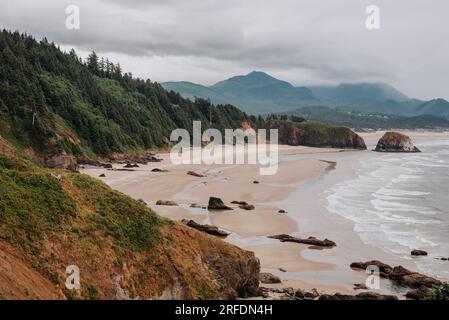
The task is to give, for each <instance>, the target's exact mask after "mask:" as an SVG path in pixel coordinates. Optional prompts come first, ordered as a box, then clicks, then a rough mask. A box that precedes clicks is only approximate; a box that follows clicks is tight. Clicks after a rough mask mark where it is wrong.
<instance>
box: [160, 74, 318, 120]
mask: <svg viewBox="0 0 449 320" xmlns="http://www.w3.org/2000/svg"><path fill="white" fill-rule="evenodd" d="M162 86H163V87H164V88H165V89H167V90H173V91H176V92H179V93H180V94H181V95H182V96H184V97H187V98H192V97H200V98H209V99H210V100H211V101H212V102H213V103H221V104H225V103H228V104H233V105H235V106H237V107H239V108H240V109H241V110H243V111H245V112H248V113H257V114H261V113H273V112H275V113H276V112H282V111H287V110H293V109H296V108H298V107H300V106H306V105H311V104H316V103H318V102H319V100H318V99H317V98H316V97H315V96H314V95H313V93H312V92H311V91H310V90H309V89H308V88H305V87H294V86H293V85H291V84H290V83H288V82H286V81H282V80H278V79H276V78H274V77H272V76H270V75H268V74H266V73H264V72H260V71H253V72H250V73H248V74H247V75H244V76H235V77H232V78H229V79H227V80H224V81H220V82H218V83H216V84H214V85H213V86H210V87H207V86H202V85H198V84H194V83H190V82H166V83H163V84H162Z"/></svg>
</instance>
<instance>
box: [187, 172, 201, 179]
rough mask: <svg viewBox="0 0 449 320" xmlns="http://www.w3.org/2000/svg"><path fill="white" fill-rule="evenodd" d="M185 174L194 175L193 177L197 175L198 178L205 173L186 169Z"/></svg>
mask: <svg viewBox="0 0 449 320" xmlns="http://www.w3.org/2000/svg"><path fill="white" fill-rule="evenodd" d="M187 174H188V175H190V176H194V177H198V178H204V177H205V175H204V174H200V173H197V172H194V171H187Z"/></svg>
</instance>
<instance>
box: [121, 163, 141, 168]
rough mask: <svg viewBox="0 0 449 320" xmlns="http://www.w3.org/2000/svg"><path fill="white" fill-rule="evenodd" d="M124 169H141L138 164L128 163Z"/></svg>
mask: <svg viewBox="0 0 449 320" xmlns="http://www.w3.org/2000/svg"><path fill="white" fill-rule="evenodd" d="M123 168H126V169H130V168H139V165H138V164H137V163H134V164H131V163H127V164H125V165H124V166H123Z"/></svg>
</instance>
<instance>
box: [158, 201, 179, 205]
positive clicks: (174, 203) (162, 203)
mask: <svg viewBox="0 0 449 320" xmlns="http://www.w3.org/2000/svg"><path fill="white" fill-rule="evenodd" d="M156 205H157V206H177V205H178V204H177V203H176V202H174V201H170V200H158V201H156Z"/></svg>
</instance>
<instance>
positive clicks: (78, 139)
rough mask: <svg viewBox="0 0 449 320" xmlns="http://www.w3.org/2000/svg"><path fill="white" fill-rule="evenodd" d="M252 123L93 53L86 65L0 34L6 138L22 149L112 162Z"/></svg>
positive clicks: (0, 103)
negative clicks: (188, 133) (187, 135)
mask: <svg viewBox="0 0 449 320" xmlns="http://www.w3.org/2000/svg"><path fill="white" fill-rule="evenodd" d="M246 119H247V116H246V115H245V114H244V113H242V112H241V111H240V110H238V109H236V108H235V107H233V106H230V105H226V106H213V105H211V103H210V102H209V101H207V100H203V99H196V100H195V101H191V100H187V99H183V98H181V96H180V95H179V94H177V93H174V92H167V91H166V90H165V89H163V88H162V87H161V86H160V85H159V84H158V83H155V82H151V81H150V80H142V79H139V78H134V77H133V76H132V74H130V73H122V70H121V67H120V65H119V64H114V63H111V62H110V61H108V60H107V59H104V58H99V57H98V56H97V55H96V54H95V52H93V53H92V54H91V55H90V56H89V57H88V58H87V59H86V60H85V61H83V60H82V59H81V58H80V57H78V56H77V54H76V53H75V51H73V50H72V51H70V52H69V53H64V52H62V51H61V50H60V49H59V48H58V47H57V46H56V45H55V44H54V43H50V42H48V41H47V40H46V39H43V40H42V41H40V42H38V41H36V40H35V39H34V38H33V37H32V36H29V35H26V34H20V33H18V32H14V33H11V32H8V31H5V30H4V31H3V32H1V33H0V134H1V135H2V136H4V137H5V138H6V139H7V140H8V141H10V142H11V141H12V143H13V144H14V145H15V146H16V147H21V146H31V147H32V148H33V149H34V150H39V151H40V152H42V153H45V154H57V153H60V152H62V151H65V152H68V153H73V154H75V155H80V154H87V155H89V154H98V155H104V156H106V155H110V154H112V153H115V152H116V153H121V152H124V151H126V150H129V149H139V148H141V149H147V148H157V147H164V146H166V145H167V144H168V143H169V141H168V140H167V137H169V135H170V132H171V131H172V130H173V129H174V128H178V127H179V128H186V129H189V128H191V127H192V121H193V120H199V121H202V125H203V127H204V128H207V127H208V126H211V125H212V126H213V127H215V128H218V129H223V128H236V127H240V126H241V124H242V122H243V121H245V120H246Z"/></svg>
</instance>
